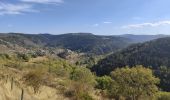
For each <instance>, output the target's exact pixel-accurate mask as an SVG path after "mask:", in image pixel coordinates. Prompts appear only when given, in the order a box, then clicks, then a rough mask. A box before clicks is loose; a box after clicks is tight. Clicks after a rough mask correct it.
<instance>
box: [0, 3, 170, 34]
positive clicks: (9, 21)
mask: <svg viewBox="0 0 170 100" xmlns="http://www.w3.org/2000/svg"><path fill="white" fill-rule="evenodd" d="M0 32H1V33H2V32H5V33H7V32H19V33H30V34H37V33H50V34H63V33H74V32H87V33H94V34H97V35H119V34H169V35H170V0H0Z"/></svg>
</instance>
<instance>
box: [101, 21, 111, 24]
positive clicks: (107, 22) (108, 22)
mask: <svg viewBox="0 0 170 100" xmlns="http://www.w3.org/2000/svg"><path fill="white" fill-rule="evenodd" d="M103 23H104V24H111V23H112V22H111V21H105V22H103Z"/></svg>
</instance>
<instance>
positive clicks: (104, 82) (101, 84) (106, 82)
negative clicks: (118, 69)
mask: <svg viewBox="0 0 170 100" xmlns="http://www.w3.org/2000/svg"><path fill="white" fill-rule="evenodd" d="M96 81H97V85H96V88H98V89H102V90H107V89H109V88H110V87H111V84H112V82H113V80H112V78H111V77H109V76H102V77H97V78H96Z"/></svg>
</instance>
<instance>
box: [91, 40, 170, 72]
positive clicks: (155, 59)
mask: <svg viewBox="0 0 170 100" xmlns="http://www.w3.org/2000/svg"><path fill="white" fill-rule="evenodd" d="M126 65H128V66H134V65H144V66H151V67H152V68H153V69H158V68H159V67H160V66H170V37H167V38H160V39H156V40H153V41H150V42H145V43H139V44H134V45H132V46H129V47H127V48H126V49H123V50H121V51H119V52H116V53H113V54H111V55H110V56H108V57H106V58H105V59H103V60H101V61H100V62H99V63H98V64H97V65H96V66H94V67H93V69H92V70H93V71H95V72H96V73H97V74H98V75H105V74H109V73H110V72H111V71H112V70H114V69H115V68H117V67H124V66H126Z"/></svg>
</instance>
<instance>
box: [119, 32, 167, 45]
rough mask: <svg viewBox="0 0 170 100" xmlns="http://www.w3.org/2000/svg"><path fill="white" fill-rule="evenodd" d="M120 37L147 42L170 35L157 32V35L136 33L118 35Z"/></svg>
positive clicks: (135, 41) (136, 41)
mask: <svg viewBox="0 0 170 100" xmlns="http://www.w3.org/2000/svg"><path fill="white" fill-rule="evenodd" d="M118 36H120V37H124V38H128V39H131V40H132V41H133V42H134V43H138V42H141V43H142V42H146V41H150V40H154V39H158V38H163V37H169V36H170V35H164V34H157V35H134V34H124V35H118Z"/></svg>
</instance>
